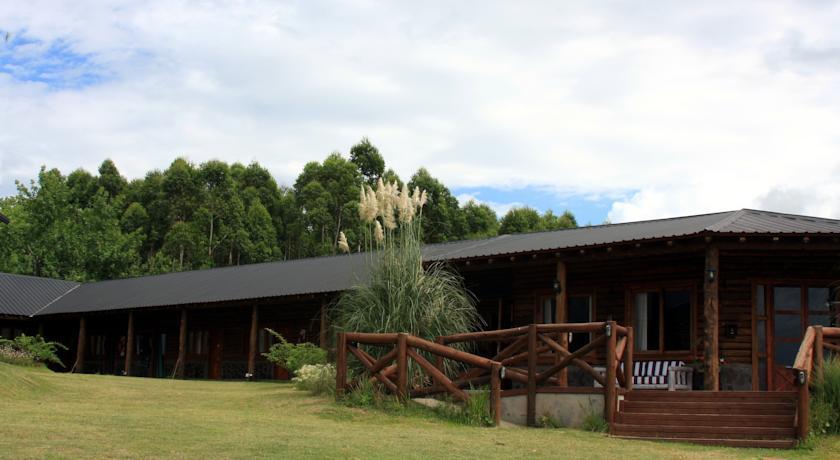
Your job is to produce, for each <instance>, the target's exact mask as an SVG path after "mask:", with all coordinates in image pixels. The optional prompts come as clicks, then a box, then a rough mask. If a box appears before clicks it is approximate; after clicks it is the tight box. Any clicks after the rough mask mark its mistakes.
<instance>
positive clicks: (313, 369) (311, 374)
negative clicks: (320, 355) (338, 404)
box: [292, 364, 335, 395]
mask: <svg viewBox="0 0 840 460" xmlns="http://www.w3.org/2000/svg"><path fill="white" fill-rule="evenodd" d="M292 381H293V382H294V383H295V387H297V389H299V390H306V391H309V392H310V393H312V394H314V395H333V394H335V366H333V365H332V364H304V365H303V366H301V368H300V369H298V370H297V372H295V378H293V379H292Z"/></svg>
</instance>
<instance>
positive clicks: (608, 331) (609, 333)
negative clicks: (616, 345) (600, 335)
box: [604, 324, 612, 337]
mask: <svg viewBox="0 0 840 460" xmlns="http://www.w3.org/2000/svg"><path fill="white" fill-rule="evenodd" d="M604 335H606V336H607V337H611V336H612V326H611V325H609V324H607V325H606V326H604Z"/></svg>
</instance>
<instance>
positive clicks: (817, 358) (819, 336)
mask: <svg viewBox="0 0 840 460" xmlns="http://www.w3.org/2000/svg"><path fill="white" fill-rule="evenodd" d="M824 361H825V350H823V327H822V326H814V372H815V374H816V377H817V379H818V380H817V381H819V380H821V379H822V376H823V365H824V364H825V362H824Z"/></svg>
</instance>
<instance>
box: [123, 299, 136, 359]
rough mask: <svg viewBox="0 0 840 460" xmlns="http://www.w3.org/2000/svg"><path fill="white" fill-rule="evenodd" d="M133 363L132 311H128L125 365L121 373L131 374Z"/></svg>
mask: <svg viewBox="0 0 840 460" xmlns="http://www.w3.org/2000/svg"><path fill="white" fill-rule="evenodd" d="M133 365H134V312H133V311H129V312H128V332H126V334H125V367H124V368H123V375H131V367H132V366H133Z"/></svg>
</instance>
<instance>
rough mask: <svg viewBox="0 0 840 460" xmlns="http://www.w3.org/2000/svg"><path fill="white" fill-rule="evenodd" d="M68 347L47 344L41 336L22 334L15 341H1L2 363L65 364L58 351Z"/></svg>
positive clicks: (0, 354) (0, 358) (56, 343)
mask: <svg viewBox="0 0 840 460" xmlns="http://www.w3.org/2000/svg"><path fill="white" fill-rule="evenodd" d="M59 349H62V350H66V349H67V347H65V346H64V345H62V344H60V343H58V342H47V341H45V340H44V338H43V337H41V336H40V335H36V336H29V335H26V334H21V335H19V336H17V337H15V338H14V339H13V340H9V339H0V361H3V362H6V363H10V364H18V365H35V364H50V363H51V364H58V365H59V366H62V367H64V363H62V362H61V360H60V359H59V358H58V354H57V352H58V350H59Z"/></svg>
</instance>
